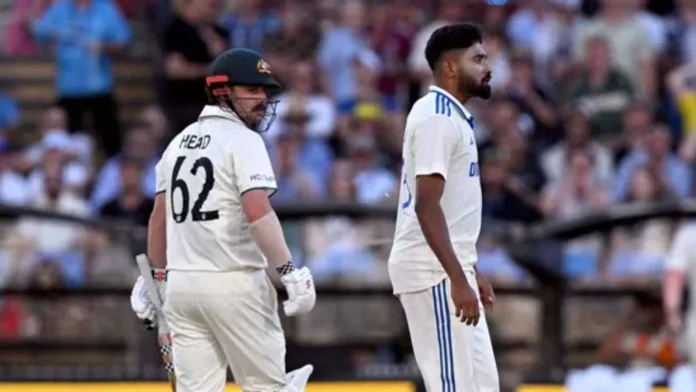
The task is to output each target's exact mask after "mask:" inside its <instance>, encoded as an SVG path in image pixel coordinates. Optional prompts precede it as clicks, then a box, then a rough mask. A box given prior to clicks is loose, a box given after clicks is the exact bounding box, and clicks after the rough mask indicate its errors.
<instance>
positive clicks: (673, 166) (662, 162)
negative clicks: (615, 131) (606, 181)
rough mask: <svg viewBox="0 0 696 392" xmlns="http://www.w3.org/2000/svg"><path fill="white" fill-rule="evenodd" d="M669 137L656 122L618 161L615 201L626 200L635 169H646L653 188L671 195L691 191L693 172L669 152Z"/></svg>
mask: <svg viewBox="0 0 696 392" xmlns="http://www.w3.org/2000/svg"><path fill="white" fill-rule="evenodd" d="M670 144H671V137H670V133H669V130H668V129H667V127H666V126H665V125H658V126H656V127H655V128H654V129H653V130H651V131H650V132H649V134H648V135H646V137H645V138H644V141H643V145H642V146H641V147H640V148H638V149H636V150H633V151H632V152H630V153H629V154H628V155H627V156H626V157H625V158H624V159H623V160H622V161H621V163H620V164H619V169H618V171H617V174H616V182H615V188H614V201H616V202H621V201H624V200H627V198H628V197H629V195H630V192H631V183H632V181H635V180H634V176H635V172H636V171H638V170H641V169H642V170H648V171H649V172H650V176H651V178H652V179H654V181H656V183H655V184H653V186H654V187H656V188H658V189H660V190H662V191H664V193H665V195H668V196H669V197H672V198H685V197H688V196H689V195H690V194H691V183H692V172H691V168H690V167H688V165H686V164H685V163H684V162H682V161H681V159H679V157H678V156H677V155H676V154H674V153H673V152H672V151H670Z"/></svg>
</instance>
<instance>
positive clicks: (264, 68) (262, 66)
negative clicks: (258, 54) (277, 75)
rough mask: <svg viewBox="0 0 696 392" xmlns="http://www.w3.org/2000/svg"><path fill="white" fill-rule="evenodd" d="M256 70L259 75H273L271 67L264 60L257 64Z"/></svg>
mask: <svg viewBox="0 0 696 392" xmlns="http://www.w3.org/2000/svg"><path fill="white" fill-rule="evenodd" d="M256 70H257V71H259V73H265V74H269V75H270V74H271V66H270V65H268V63H267V62H265V61H264V60H263V59H260V60H259V61H258V62H257V63H256Z"/></svg>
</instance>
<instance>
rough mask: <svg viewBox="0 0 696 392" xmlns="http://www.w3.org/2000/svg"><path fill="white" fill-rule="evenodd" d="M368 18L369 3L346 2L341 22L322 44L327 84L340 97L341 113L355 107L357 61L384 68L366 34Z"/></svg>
mask: <svg viewBox="0 0 696 392" xmlns="http://www.w3.org/2000/svg"><path fill="white" fill-rule="evenodd" d="M365 18H366V17H365V6H364V5H363V4H362V2H361V1H360V0H352V1H349V2H345V3H343V10H342V19H341V25H340V26H338V27H334V28H332V29H330V30H329V31H327V32H326V33H324V37H323V39H322V41H321V44H320V47H319V53H318V61H319V65H320V66H321V70H322V72H323V73H324V77H325V78H326V81H325V83H324V84H325V88H326V91H328V92H329V93H330V94H331V96H332V97H333V99H334V100H335V101H336V105H337V107H338V110H339V113H350V112H351V111H352V109H353V108H354V107H355V101H356V99H357V93H358V91H357V88H356V85H357V76H356V74H355V73H356V70H355V65H356V63H361V64H362V65H365V66H367V67H369V68H371V69H373V70H377V69H379V68H380V61H379V58H378V57H377V54H375V52H374V51H373V50H372V49H371V48H370V46H369V42H368V40H367V37H366V35H365V34H364V25H365V21H366V19H365Z"/></svg>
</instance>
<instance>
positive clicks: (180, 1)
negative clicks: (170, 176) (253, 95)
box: [161, 0, 229, 141]
mask: <svg viewBox="0 0 696 392" xmlns="http://www.w3.org/2000/svg"><path fill="white" fill-rule="evenodd" d="M174 6H175V8H176V13H175V15H174V16H173V17H172V19H171V20H170V21H169V23H168V24H167V26H166V28H165V30H164V34H163V41H162V51H163V52H164V74H165V76H164V81H163V82H164V85H163V89H162V96H161V102H162V106H163V108H164V111H165V113H166V114H167V117H168V118H169V119H170V120H171V126H172V127H173V129H172V131H171V134H170V135H169V136H170V137H169V138H168V140H171V138H172V137H174V135H176V134H177V133H179V132H181V131H182V130H183V129H184V128H186V127H187V126H188V125H189V124H191V123H193V122H195V121H196V120H197V119H198V115H199V114H200V112H201V110H203V106H204V105H205V104H206V102H207V98H206V96H205V90H204V88H203V87H204V81H205V77H206V76H207V75H208V72H209V69H208V67H209V66H210V64H211V63H212V61H213V60H214V59H215V57H216V56H217V55H218V54H220V53H222V52H223V51H225V50H226V49H228V48H229V44H228V42H227V39H228V31H227V30H225V29H224V28H222V27H220V26H218V25H216V24H215V20H216V18H217V16H218V12H219V11H220V7H219V4H218V2H217V1H213V2H211V1H208V0H176V1H175V2H174ZM168 140H167V141H168Z"/></svg>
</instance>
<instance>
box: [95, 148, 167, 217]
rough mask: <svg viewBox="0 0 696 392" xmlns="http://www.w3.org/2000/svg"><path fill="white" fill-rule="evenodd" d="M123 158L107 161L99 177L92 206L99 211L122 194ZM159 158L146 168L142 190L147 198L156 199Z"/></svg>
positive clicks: (150, 162) (152, 160) (154, 159)
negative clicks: (156, 169) (156, 167)
mask: <svg viewBox="0 0 696 392" xmlns="http://www.w3.org/2000/svg"><path fill="white" fill-rule="evenodd" d="M122 159H123V158H122V156H117V157H114V158H111V159H110V160H109V161H107V162H106V163H105V164H104V166H103V167H102V169H101V170H100V171H99V174H98V175H97V179H96V181H95V184H94V191H93V192H92V199H91V201H90V204H91V206H92V208H93V209H94V210H95V211H99V210H100V209H101V208H102V207H103V206H104V205H105V204H106V203H108V202H110V201H111V200H113V199H115V198H117V197H118V195H119V194H120V193H121V160H122ZM158 160H159V158H153V159H151V160H150V161H149V162H148V163H147V164H146V165H145V167H144V170H143V179H142V190H143V193H144V194H145V196H147V197H150V198H154V197H155V193H157V189H156V185H155V184H157V178H156V174H155V173H156V172H155V166H156V165H157V162H158Z"/></svg>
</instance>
